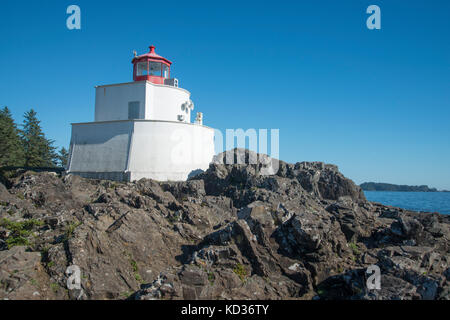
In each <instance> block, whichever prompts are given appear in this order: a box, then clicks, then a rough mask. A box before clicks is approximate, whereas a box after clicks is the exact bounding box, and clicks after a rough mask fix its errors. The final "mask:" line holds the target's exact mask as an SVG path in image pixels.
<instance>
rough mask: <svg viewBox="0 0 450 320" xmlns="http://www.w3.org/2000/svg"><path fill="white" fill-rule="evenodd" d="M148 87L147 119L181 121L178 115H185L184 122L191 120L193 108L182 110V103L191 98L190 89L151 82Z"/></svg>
mask: <svg viewBox="0 0 450 320" xmlns="http://www.w3.org/2000/svg"><path fill="white" fill-rule="evenodd" d="M146 87H147V91H146V101H147V106H148V107H147V108H146V119H149V120H166V121H179V120H178V115H184V118H185V120H184V121H183V122H187V123H190V122H191V110H190V109H189V108H187V112H186V111H184V110H182V105H183V104H184V103H185V102H188V101H189V99H190V96H191V94H190V93H189V91H187V90H184V89H182V88H176V87H171V86H164V85H155V84H153V83H151V82H147V85H146Z"/></svg>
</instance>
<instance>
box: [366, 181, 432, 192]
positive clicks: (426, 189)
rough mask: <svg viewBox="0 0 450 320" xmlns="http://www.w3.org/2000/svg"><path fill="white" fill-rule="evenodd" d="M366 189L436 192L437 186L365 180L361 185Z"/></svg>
mask: <svg viewBox="0 0 450 320" xmlns="http://www.w3.org/2000/svg"><path fill="white" fill-rule="evenodd" d="M359 186H360V187H361V189H363V190H364V191H403V192H436V191H437V189H436V188H429V187H428V186H426V185H421V186H407V185H397V184H390V183H378V182H364V183H361V184H360V185H359Z"/></svg>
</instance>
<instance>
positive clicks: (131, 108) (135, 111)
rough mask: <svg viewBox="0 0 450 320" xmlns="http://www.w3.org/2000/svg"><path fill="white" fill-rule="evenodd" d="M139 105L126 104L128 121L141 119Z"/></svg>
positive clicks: (134, 102) (135, 103) (135, 102)
mask: <svg viewBox="0 0 450 320" xmlns="http://www.w3.org/2000/svg"><path fill="white" fill-rule="evenodd" d="M142 113H143V112H142V110H141V104H140V102H139V101H131V102H128V120H133V119H142V118H143V115H142Z"/></svg>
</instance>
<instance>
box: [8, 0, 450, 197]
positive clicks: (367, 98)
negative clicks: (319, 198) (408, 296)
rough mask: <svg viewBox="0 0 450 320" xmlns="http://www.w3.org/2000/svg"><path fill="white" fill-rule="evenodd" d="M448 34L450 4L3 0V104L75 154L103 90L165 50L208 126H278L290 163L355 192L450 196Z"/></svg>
mask: <svg viewBox="0 0 450 320" xmlns="http://www.w3.org/2000/svg"><path fill="white" fill-rule="evenodd" d="M71 4H76V5H78V6H79V7H80V8H81V19H82V21H81V30H68V29H67V28H66V19H67V17H68V15H67V14H66V8H67V7H68V6H69V5H71ZM371 4H376V5H378V6H379V7H380V8H381V30H368V29H367V27H366V19H367V17H368V16H369V15H368V14H366V8H367V7H368V6H369V5H371ZM449 35H450V1H402V0H389V1H380V0H373V1H372V0H371V1H357V0H353V1H351V0H341V1H338V0H330V1H313V0H310V1H261V0H260V1H244V0H241V1H202V2H198V1H183V2H177V1H139V0H135V1H92V0H90V1H84V0H73V1H62V0H55V1H50V0H47V1H11V0H1V2H0V106H4V105H6V106H8V107H9V108H10V109H11V110H12V112H13V115H14V117H15V119H16V120H17V121H18V122H21V121H22V115H23V113H24V112H25V111H26V110H28V109H30V108H34V109H35V110H36V111H37V113H38V116H39V118H40V119H41V121H42V125H43V128H44V130H45V132H46V134H47V136H48V137H49V138H51V139H54V140H55V141H56V145H57V146H65V147H68V145H69V141H70V130H71V127H70V123H73V122H87V121H93V119H94V103H95V92H94V86H95V85H101V84H112V83H120V82H128V81H131V80H132V64H131V59H132V56H133V55H132V51H133V50H136V51H137V52H138V53H139V54H142V53H145V52H147V51H148V46H149V45H150V44H154V45H155V46H156V52H157V53H159V54H160V55H162V56H164V57H166V58H168V59H170V60H172V61H173V62H174V64H173V65H172V75H174V76H175V77H177V78H178V79H179V81H180V86H181V87H183V88H186V89H187V90H189V91H190V92H191V93H192V100H193V101H194V103H195V108H196V110H195V111H202V112H203V113H204V122H205V124H206V125H209V126H211V127H215V128H218V129H221V130H225V129H226V128H243V129H248V128H256V129H259V128H268V129H270V128H279V129H280V158H281V159H282V160H285V161H288V162H297V161H324V162H328V163H334V164H337V165H338V166H339V168H340V170H341V171H342V172H343V173H344V174H345V175H346V176H348V177H349V178H351V179H353V180H354V181H355V182H356V183H361V182H364V181H377V182H388V183H397V184H411V185H417V184H428V185H429V186H432V187H437V188H438V189H443V188H445V189H450V42H449V39H450V37H449Z"/></svg>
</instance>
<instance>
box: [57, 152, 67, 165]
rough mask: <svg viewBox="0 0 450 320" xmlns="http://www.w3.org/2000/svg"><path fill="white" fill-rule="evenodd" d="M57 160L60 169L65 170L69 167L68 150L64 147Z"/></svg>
mask: <svg viewBox="0 0 450 320" xmlns="http://www.w3.org/2000/svg"><path fill="white" fill-rule="evenodd" d="M57 159H58V165H59V166H60V167H63V168H65V167H66V165H67V160H68V159H69V152H67V150H66V148H64V147H62V148H61V149H60V150H59V153H58V155H57Z"/></svg>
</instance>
